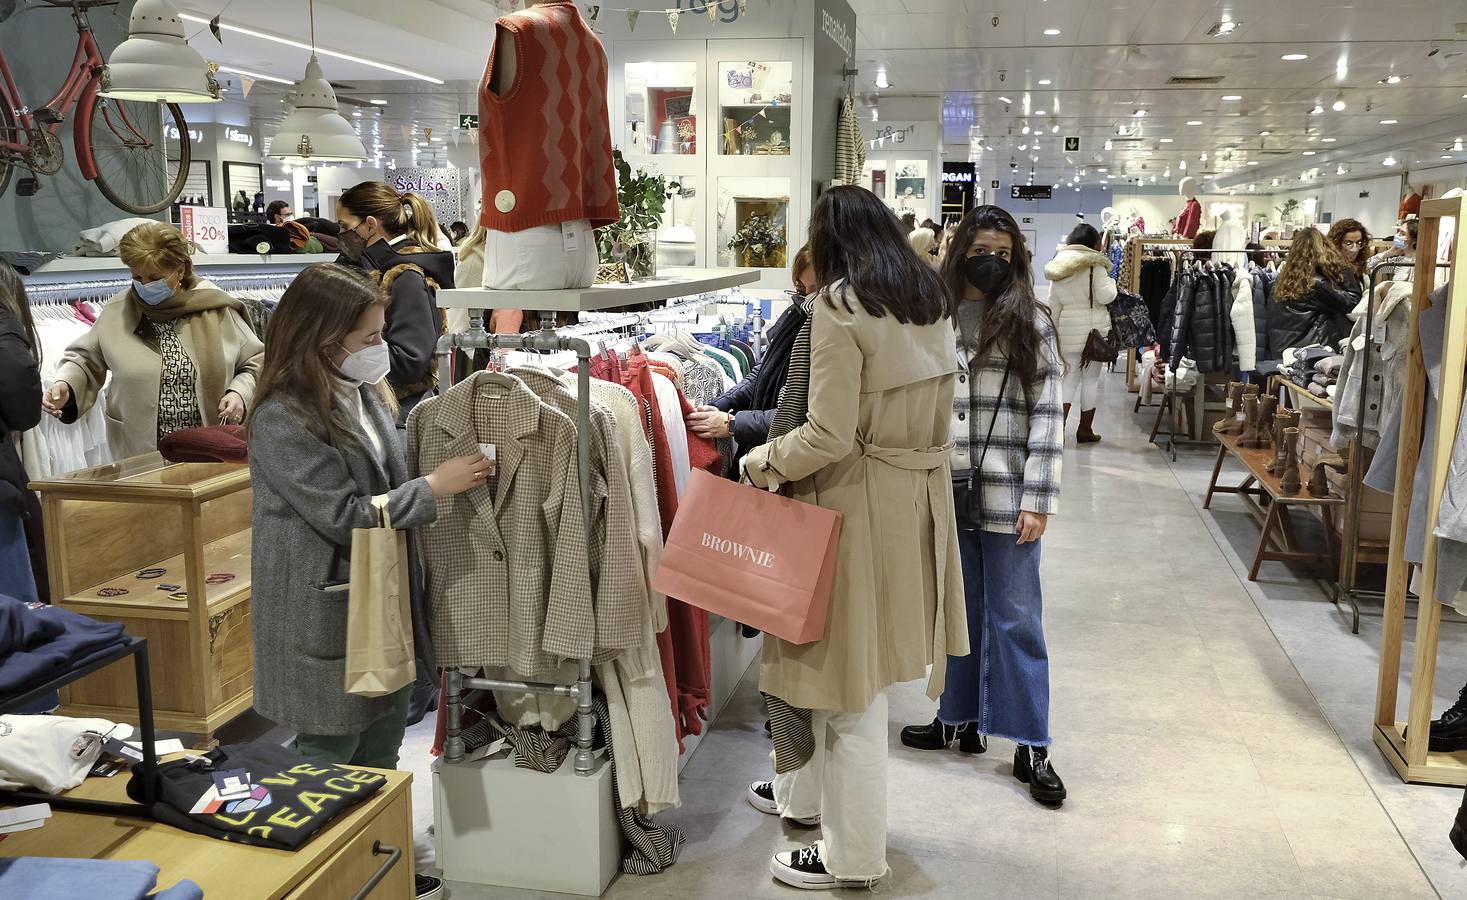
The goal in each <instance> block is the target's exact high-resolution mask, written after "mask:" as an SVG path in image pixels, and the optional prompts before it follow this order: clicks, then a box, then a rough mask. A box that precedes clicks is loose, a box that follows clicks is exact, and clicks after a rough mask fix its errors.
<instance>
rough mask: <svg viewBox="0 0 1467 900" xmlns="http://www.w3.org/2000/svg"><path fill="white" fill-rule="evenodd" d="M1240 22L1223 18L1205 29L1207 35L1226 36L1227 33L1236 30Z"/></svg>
mask: <svg viewBox="0 0 1467 900" xmlns="http://www.w3.org/2000/svg"><path fill="white" fill-rule="evenodd" d="M1242 24H1243V23H1242V22H1238V21H1236V20H1233V19H1223V20H1222V21H1221V22H1218V23H1217V24H1216V25H1214V26H1212V27H1211V28H1209V29H1207V36H1208V37H1226V36H1227V35H1230V34H1232V33H1233V32H1234V31H1237V30H1238V26H1239V25H1242Z"/></svg>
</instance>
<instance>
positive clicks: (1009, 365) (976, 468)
mask: <svg viewBox="0 0 1467 900" xmlns="http://www.w3.org/2000/svg"><path fill="white" fill-rule="evenodd" d="M1013 365H1014V364H1013V361H1012V360H1005V361H1004V365H1003V382H1002V383H1000V384H999V386H998V402H997V403H995V404H993V418H991V419H989V420H988V434H987V435H985V436H984V438H983V452H982V453H980V454H979V455H978V460H977V461H976V462H975V463H973V472H972V474H970V475H969V476H968V490H970V491H971V490H974V489H975V488H976V486H977V484H978V475H979V473H981V472H982V471H983V460H985V459H987V458H988V444H989V443H990V442H991V441H992V440H993V427H994V426H995V425H997V424H998V411H999V409H1001V408H1002V407H1003V402H1004V396H1005V395H1006V394H1007V393H1008V390H1009V372H1010V371H1012V369H1013Z"/></svg>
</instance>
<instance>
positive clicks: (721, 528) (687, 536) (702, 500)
mask: <svg viewBox="0 0 1467 900" xmlns="http://www.w3.org/2000/svg"><path fill="white" fill-rule="evenodd" d="M840 520H841V516H840V513H838V512H834V511H832V510H829V509H824V508H822V507H819V506H812V505H810V504H808V503H801V502H799V501H798V500H791V499H789V498H788V497H781V496H779V495H778V494H771V493H769V492H768V491H765V490H761V489H759V488H756V487H753V486H752V485H747V484H739V483H736V482H733V481H729V480H727V479H724V478H719V477H718V476H716V475H712V474H710V473H708V472H705V471H703V470H701V469H695V470H693V473H692V475H691V477H690V478H689V479H688V486H687V490H686V491H685V492H684V493H683V496H682V498H681V499H680V500H679V501H678V511H677V518H675V519H673V522H672V530H671V531H670V532H669V534H668V536H667V547H666V549H664V550H663V551H662V564H661V565H660V566H659V567H658V569H657V574H656V575H655V576H654V577H653V578H652V587H653V588H655V589H656V590H658V591H661V592H662V593H664V594H667V595H668V596H669V597H677V598H678V599H679V600H682V601H683V602H684V603H690V604H692V605H693V606H696V607H698V608H699V609H706V610H707V611H709V612H712V613H718V614H719V615H721V616H724V617H726V618H729V619H733V620H735V621H737V622H742V623H743V624H745V625H752V626H753V627H755V628H758V629H760V630H761V631H766V632H768V633H769V634H772V635H774V636H775V637H779V638H783V639H784V640H786V641H789V642H791V643H794V644H808V643H810V642H811V641H817V640H820V639H821V638H822V637H824V636H825V613H826V610H827V608H828V607H829V605H830V590H831V585H832V583H833V582H834V580H835V563H836V557H837V556H838V555H839V548H840Z"/></svg>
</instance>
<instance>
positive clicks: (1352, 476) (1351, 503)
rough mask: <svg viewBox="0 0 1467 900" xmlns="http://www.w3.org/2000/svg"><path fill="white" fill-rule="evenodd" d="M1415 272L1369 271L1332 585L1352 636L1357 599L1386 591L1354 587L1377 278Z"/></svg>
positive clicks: (1411, 264) (1398, 265)
mask: <svg viewBox="0 0 1467 900" xmlns="http://www.w3.org/2000/svg"><path fill="white" fill-rule="evenodd" d="M1448 267H1449V266H1448V264H1447V263H1437V264H1436V266H1435V268H1438V269H1444V268H1448ZM1415 268H1416V261H1415V260H1403V261H1401V262H1385V263H1381V264H1380V265H1378V266H1376V267H1375V268H1373V269H1371V270H1370V282H1369V289H1368V293H1367V294H1366V305H1365V333H1364V338H1365V347H1364V349H1363V351H1362V352H1361V354H1360V361H1361V369H1360V383H1361V390H1360V404H1359V406H1358V407H1357V409H1356V412H1355V422H1356V429H1357V434H1356V436H1355V439H1354V440H1352V441H1350V447H1349V454H1350V471H1349V472H1348V473H1347V474H1346V476H1345V477H1346V478H1347V479H1348V480H1347V481H1346V489H1345V520H1344V528H1345V534H1344V544H1343V549H1342V550H1341V552H1340V573H1339V578H1338V580H1337V581H1336V582H1335V590H1334V596H1333V597H1332V598H1331V599H1333V600H1334V602H1335V605H1336V606H1338V605H1339V602H1340V601H1341V600H1344V601H1345V602H1346V603H1348V604H1349V606H1350V614H1351V631H1350V633H1351V634H1359V633H1360V603H1359V600H1358V598H1359V597H1374V598H1384V597H1385V595H1386V592H1385V591H1377V590H1361V589H1360V588H1359V587H1358V586H1357V585H1356V576H1357V575H1358V569H1359V566H1360V500H1361V496H1360V495H1361V492H1362V490H1363V489H1364V481H1365V447H1364V445H1363V444H1362V443H1361V442H1360V434H1361V433H1363V431H1364V429H1363V428H1362V427H1361V423H1363V422H1364V421H1365V405H1366V404H1365V401H1366V399H1367V397H1368V391H1366V389H1365V385H1366V384H1368V383H1369V381H1370V357H1371V353H1370V344H1371V341H1372V340H1373V338H1374V328H1375V289H1376V287H1377V284H1378V281H1377V276H1378V275H1379V273H1380V272H1382V271H1383V270H1386V269H1390V270H1392V272H1394V270H1396V269H1415ZM1387 561H1389V559H1388V560H1387Z"/></svg>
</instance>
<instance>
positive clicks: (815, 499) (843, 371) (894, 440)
mask: <svg viewBox="0 0 1467 900" xmlns="http://www.w3.org/2000/svg"><path fill="white" fill-rule="evenodd" d="M810 249H811V253H812V256H813V258H814V264H815V274H816V278H817V280H818V282H819V283H820V285H822V290H821V293H820V294H819V296H817V297H816V298H815V300H814V302H813V304H812V312H811V315H810V319H809V323H810V324H809V328H810V333H809V360H808V362H809V393H808V413H807V417H806V421H805V423H804V424H802V425H800V426H798V427H796V428H794V429H793V430H792V431H789V432H788V433H787V434H784V435H783V436H781V437H778V438H777V439H775V440H773V441H771V442H770V443H767V444H764V445H763V446H760V447H756V448H754V449H753V450H752V451H750V452H749V455H748V458H747V460H746V464H745V471H746V473H747V475H748V477H749V479H750V480H751V481H752V482H753V483H754V484H755V485H758V486H760V487H766V488H769V489H775V488H778V487H779V486H780V485H783V484H787V483H788V484H791V486H792V494H791V495H792V496H793V497H795V498H796V499H798V500H801V501H804V502H807V503H814V504H818V505H820V506H823V507H826V508H829V509H834V510H837V511H839V512H840V513H841V514H842V522H841V534H840V549H839V557H838V558H837V561H836V568H835V584H834V589H833V591H832V594H831V599H830V609H829V614H828V619H827V623H826V630H825V636H824V638H823V639H821V640H819V641H815V642H813V643H810V644H803V645H795V644H790V643H788V642H785V641H781V640H779V639H777V638H774V637H772V636H767V635H766V637H765V643H764V661H763V665H762V666H761V669H760V678H759V686H760V689H761V690H762V691H764V692H765V693H768V694H772V695H774V696H775V697H778V698H780V699H781V700H783V701H785V702H787V703H788V704H790V705H792V706H794V707H799V708H803V709H808V710H811V711H812V719H813V721H812V725H813V732H814V743H815V746H814V754H813V756H812V757H811V758H810V760H809V761H808V762H807V763H806V764H805V765H804V766H802V767H801V768H799V769H797V770H795V771H792V772H788V773H785V774H782V775H779V776H777V777H776V778H775V780H774V781H773V782H761V783H759V784H756V785H754V786H753V787H752V788H751V792H750V795H749V800H750V802H751V803H752V804H753V805H754V806H755V807H756V808H758V809H760V810H762V811H764V812H768V813H771V814H778V815H781V816H783V817H785V818H786V819H789V820H794V821H796V822H801V823H804V824H815V823H816V822H823V840H820V841H817V842H815V843H814V844H811V845H810V846H808V847H805V848H802V849H800V850H796V851H794V852H792V853H779V854H776V855H775V857H774V859H773V861H772V862H771V866H770V868H771V872H772V873H773V874H774V876H775V878H777V879H779V880H780V881H782V882H785V883H787V884H791V885H794V886H798V887H802V888H806V889H811V888H816V889H818V888H836V887H845V886H849V885H851V884H870V883H872V882H874V881H876V880H878V879H880V878H882V877H883V876H884V875H885V874H886V872H887V867H886V743H887V740H886V732H887V715H886V712H887V704H886V697H885V695H884V694H883V693H882V690H883V689H884V688H886V687H887V686H888V685H891V684H893V683H896V682H899V681H910V680H913V679H915V678H919V677H921V676H922V675H923V674H925V672H926V668H927V666H928V665H929V664H931V663H932V662H933V661H942V660H943V659H944V657H945V655H948V654H955V655H963V654H965V653H967V652H968V642H967V617H966V614H965V607H964V602H963V581H962V570H961V566H960V563H959V557H958V550H957V532H956V526H955V524H954V516H953V505H952V488H951V474H950V469H949V459H948V457H949V452H950V450H951V447H952V445H951V442H950V436H949V431H950V422H951V417H952V409H953V405H952V404H953V393H954V388H955V382H956V376H957V372H958V359H957V353H956V350H955V348H954V345H953V339H952V322H951V320H950V319H949V313H950V306H951V304H950V301H949V299H948V297H947V293H946V290H945V289H944V287H943V285H942V283H941V282H940V281H939V279H938V278H937V275H936V273H935V272H933V271H932V269H931V267H930V266H928V265H927V264H926V262H925V261H923V260H920V259H918V258H917V255H916V254H915V253H913V252H912V250H911V248H910V246H909V245H908V244H907V241H906V235H905V234H903V232H902V231H901V224H900V223H899V222H898V221H897V218H896V216H895V215H893V214H892V213H891V211H890V210H889V209H888V208H887V207H886V206H885V205H884V204H883V203H882V202H881V201H880V200H878V199H877V198H876V197H875V196H874V195H873V194H871V193H870V192H869V191H866V190H865V189H863V188H859V187H838V188H835V189H833V190H831V191H828V192H827V193H826V194H825V195H824V196H822V197H821V199H820V201H819V203H817V204H816V207H815V211H814V213H813V215H812V217H811V222H810ZM797 352H798V351H797ZM799 362H800V361H799V360H798V359H792V360H791V375H790V378H791V380H792V381H794V380H795V379H796V378H797V371H798V369H797V366H798V365H799ZM790 391H791V389H790V388H788V387H787V388H786V392H785V396H782V397H781V406H784V405H785V404H786V401H787V399H788V396H789V394H790ZM943 669H944V666H942V665H938V666H934V667H933V669H932V678H931V680H930V682H929V684H928V691H929V694H930V695H931V696H933V697H934V698H935V697H936V696H937V695H938V694H940V693H941V691H942V681H943Z"/></svg>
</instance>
